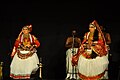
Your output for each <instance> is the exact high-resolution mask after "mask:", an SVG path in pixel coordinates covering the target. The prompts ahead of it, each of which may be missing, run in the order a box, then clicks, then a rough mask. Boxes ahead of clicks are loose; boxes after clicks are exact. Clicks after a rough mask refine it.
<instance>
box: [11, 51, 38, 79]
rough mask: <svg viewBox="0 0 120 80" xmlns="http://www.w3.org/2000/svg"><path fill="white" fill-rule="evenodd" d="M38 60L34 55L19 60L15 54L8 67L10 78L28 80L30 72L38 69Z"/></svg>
mask: <svg viewBox="0 0 120 80" xmlns="http://www.w3.org/2000/svg"><path fill="white" fill-rule="evenodd" d="M37 64H39V59H38V56H37V54H36V53H34V54H33V55H32V56H31V57H28V58H27V59H21V58H19V57H18V55H17V53H16V54H15V56H14V58H13V60H12V62H11V65H10V77H11V78H14V79H29V78H30V75H31V74H32V72H35V71H37V69H38V68H39V67H38V65H37Z"/></svg>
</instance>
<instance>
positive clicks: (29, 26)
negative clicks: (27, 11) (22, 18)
mask: <svg viewBox="0 0 120 80" xmlns="http://www.w3.org/2000/svg"><path fill="white" fill-rule="evenodd" d="M23 28H28V30H29V31H30V32H31V31H32V25H31V24H30V25H26V26H24V27H23Z"/></svg>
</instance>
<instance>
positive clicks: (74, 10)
mask: <svg viewBox="0 0 120 80" xmlns="http://www.w3.org/2000/svg"><path fill="white" fill-rule="evenodd" d="M119 19H120V12H119V3H118V2H115V1H114V2H113V1H109V2H107V1H106V2H105V1H101V0H100V1H98V0H97V1H93V2H92V1H91V0H90V1H79V2H78V1H76V2H75V1H74V2H72V1H71V2H70V1H69V2H67V1H66V2H52V1H51V2H50V1H49V2H47V1H44V2H42V1H39V2H37V1H31V2H30V1H28V2H27V1H26V2H25V1H15V2H11V1H9V2H8V1H4V2H1V3H0V61H2V62H4V65H3V75H4V79H5V80H6V78H8V77H9V66H10V63H11V60H12V59H11V58H10V54H11V51H12V48H13V44H14V41H15V39H16V38H17V36H18V34H19V32H20V31H21V29H22V27H23V26H24V25H26V24H32V25H33V31H32V32H31V33H32V34H34V35H35V36H36V37H37V38H38V40H39V41H40V42H41V46H40V47H39V48H38V56H39V58H40V57H41V58H42V63H43V74H42V76H43V78H44V79H64V78H65V77H66V72H65V71H66V70H65V69H66V67H65V64H66V59H65V57H66V53H65V52H66V48H65V41H66V39H67V37H68V36H70V35H71V32H72V30H73V29H75V30H76V31H77V34H78V36H79V37H80V38H81V40H82V39H83V35H84V33H85V32H86V31H88V25H89V23H91V22H92V21H93V20H97V21H98V23H99V25H103V26H104V27H106V29H107V32H109V33H110V34H111V39H112V43H111V45H110V46H111V51H110V53H111V54H112V57H110V66H109V67H110V69H109V70H110V71H109V74H110V78H111V79H113V80H115V79H116V78H117V75H118V71H119V70H118V66H119V61H120V59H119V57H120V49H119V45H120V37H119V35H120V30H119V23H120V20H119ZM113 73H114V74H113Z"/></svg>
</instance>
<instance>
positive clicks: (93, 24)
mask: <svg viewBox="0 0 120 80" xmlns="http://www.w3.org/2000/svg"><path fill="white" fill-rule="evenodd" d="M96 24H97V21H96V20H94V21H93V22H92V23H90V24H89V26H93V27H94V28H95V29H96V26H97V25H96Z"/></svg>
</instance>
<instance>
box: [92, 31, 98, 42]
mask: <svg viewBox="0 0 120 80" xmlns="http://www.w3.org/2000/svg"><path fill="white" fill-rule="evenodd" d="M97 40H98V30H97V29H96V30H95V32H94V36H93V41H97Z"/></svg>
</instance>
